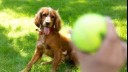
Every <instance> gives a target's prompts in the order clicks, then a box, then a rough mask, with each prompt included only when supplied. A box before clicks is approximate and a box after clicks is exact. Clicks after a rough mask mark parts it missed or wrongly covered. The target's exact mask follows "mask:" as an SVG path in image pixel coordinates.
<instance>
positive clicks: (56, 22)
mask: <svg viewBox="0 0 128 72" xmlns="http://www.w3.org/2000/svg"><path fill="white" fill-rule="evenodd" d="M54 25H55V30H56V31H59V30H60V29H61V18H60V16H59V13H58V10H57V11H56V19H55V24H54Z"/></svg>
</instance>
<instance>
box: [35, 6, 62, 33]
mask: <svg viewBox="0 0 128 72" xmlns="http://www.w3.org/2000/svg"><path fill="white" fill-rule="evenodd" d="M35 25H36V26H37V27H39V28H41V29H43V30H44V32H45V33H46V34H49V31H50V29H51V28H52V29H54V31H56V32H58V31H59V30H60V28H61V19H60V16H59V14H58V12H57V11H55V10H54V9H52V8H50V7H43V8H41V9H40V10H39V11H38V12H37V14H36V16H35Z"/></svg>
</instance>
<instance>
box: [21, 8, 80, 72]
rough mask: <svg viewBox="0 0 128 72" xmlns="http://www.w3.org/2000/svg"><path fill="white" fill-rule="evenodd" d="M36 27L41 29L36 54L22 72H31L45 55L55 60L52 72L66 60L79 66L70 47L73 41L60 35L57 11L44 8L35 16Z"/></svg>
mask: <svg viewBox="0 0 128 72" xmlns="http://www.w3.org/2000/svg"><path fill="white" fill-rule="evenodd" d="M35 25H36V26H37V27H38V28H39V29H40V30H39V38H38V41H37V45H36V49H35V53H34V55H33V57H32V59H31V60H30V61H29V63H28V64H27V66H26V68H25V69H24V70H23V71H22V72H28V71H30V69H31V67H32V65H33V64H34V63H35V62H37V61H38V60H39V59H41V57H42V55H43V54H46V55H48V56H50V57H51V58H53V61H52V69H51V71H52V72H56V71H57V69H58V65H59V64H60V63H61V62H62V61H65V60H69V61H72V62H73V63H74V64H75V65H76V64H78V61H77V57H76V55H75V53H74V52H73V49H72V47H71V46H70V42H71V40H70V39H69V38H67V37H65V36H63V35H61V34H60V33H59V31H60V29H61V18H60V15H59V13H58V12H57V11H56V10H54V9H52V8H51V7H42V8H41V9H40V10H39V11H38V12H37V14H36V15H35Z"/></svg>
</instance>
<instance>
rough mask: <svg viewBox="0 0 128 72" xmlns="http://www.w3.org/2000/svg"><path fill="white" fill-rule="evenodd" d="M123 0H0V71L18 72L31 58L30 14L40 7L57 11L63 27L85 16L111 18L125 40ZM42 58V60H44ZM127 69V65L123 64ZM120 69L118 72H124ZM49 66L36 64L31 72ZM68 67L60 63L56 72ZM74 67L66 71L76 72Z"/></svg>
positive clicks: (33, 37) (33, 42) (33, 38)
mask: <svg viewBox="0 0 128 72" xmlns="http://www.w3.org/2000/svg"><path fill="white" fill-rule="evenodd" d="M126 2H127V0H83V1H82V0H61V1H60V0H56V1H55V0H37V1H35V0H0V72H18V71H20V70H22V69H23V68H24V67H25V66H26V64H27V63H28V61H29V60H30V59H31V57H32V55H33V53H34V49H35V45H36V40H37V32H36V31H35V29H36V26H35V25H34V22H33V21H34V15H35V14H36V12H37V11H38V10H39V9H40V8H41V7H44V6H50V7H52V8H54V9H59V13H60V15H61V18H62V20H63V24H64V25H69V26H73V23H74V22H75V21H76V19H77V18H78V17H79V16H81V15H83V14H85V13H90V12H91V13H100V14H102V15H108V16H110V17H111V18H112V20H113V22H114V24H115V26H116V30H117V33H118V35H119V36H120V38H122V39H123V40H125V41H127V28H126V27H127V20H126V19H127V14H126V10H127V6H126V5H127V3H126ZM47 60H48V59H47V58H46V57H45V58H43V59H42V61H47ZM126 66H127V65H126ZM126 66H124V67H123V68H122V69H121V72H127V67H126ZM50 67H51V65H44V66H42V65H40V64H39V63H36V64H35V65H34V66H33V67H32V70H31V72H41V71H43V72H48V71H50ZM65 68H68V65H67V64H65V63H64V64H62V65H61V66H60V68H59V70H58V72H62V71H64V70H65ZM77 71H79V70H77V69H76V68H74V69H72V70H71V71H70V72H77Z"/></svg>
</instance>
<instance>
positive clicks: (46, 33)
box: [43, 27, 50, 35]
mask: <svg viewBox="0 0 128 72" xmlns="http://www.w3.org/2000/svg"><path fill="white" fill-rule="evenodd" d="M43 31H44V34H45V35H49V33H50V28H49V27H44V29H43Z"/></svg>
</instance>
